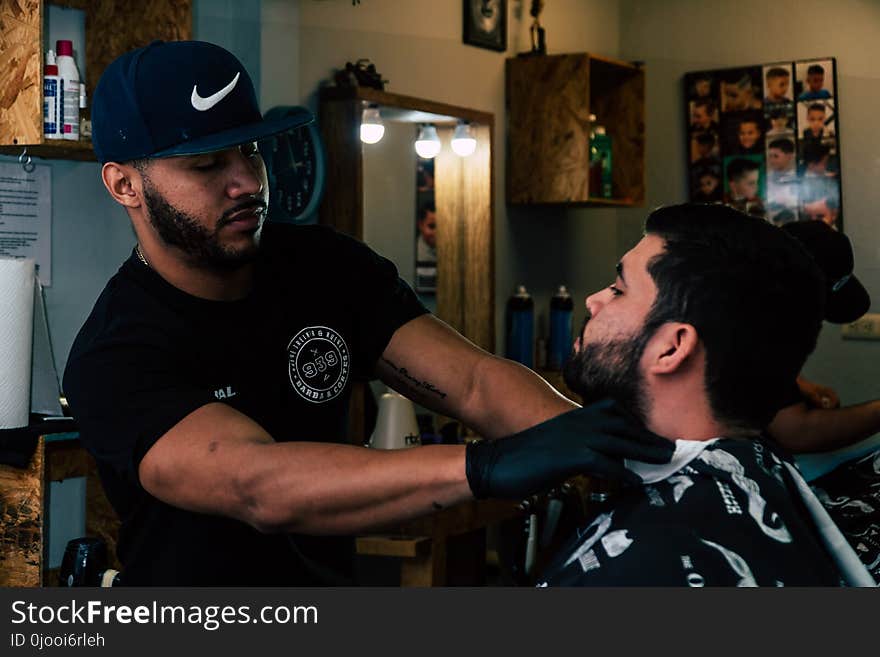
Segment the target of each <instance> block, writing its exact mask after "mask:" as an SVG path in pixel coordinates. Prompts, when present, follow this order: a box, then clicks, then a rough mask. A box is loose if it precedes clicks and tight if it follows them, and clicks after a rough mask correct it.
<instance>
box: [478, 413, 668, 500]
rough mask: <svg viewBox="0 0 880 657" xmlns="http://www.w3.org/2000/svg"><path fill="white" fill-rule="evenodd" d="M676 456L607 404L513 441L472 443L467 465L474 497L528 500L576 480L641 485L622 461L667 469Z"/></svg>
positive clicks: (560, 419)
mask: <svg viewBox="0 0 880 657" xmlns="http://www.w3.org/2000/svg"><path fill="white" fill-rule="evenodd" d="M674 451H675V443H674V442H673V441H671V440H666V439H665V438H660V437H659V436H656V435H655V434H653V433H651V432H650V431H648V430H647V429H645V427H644V426H642V424H641V423H640V422H638V421H637V420H636V419H635V418H634V417H633V416H631V415H630V414H628V413H626V412H625V411H623V410H622V409H621V408H620V407H619V406H617V405H616V404H615V403H614V402H613V401H612V400H603V401H600V402H597V403H595V404H591V405H589V406H585V407H584V408H579V409H577V410H574V411H570V412H568V413H565V414H563V415H560V416H558V417H555V418H553V419H552V420H548V421H546V422H542V423H541V424H539V425H537V426H534V427H532V428H530V429H526V430H525V431H522V432H520V433H518V434H515V435H513V436H510V437H509V438H500V439H498V440H483V441H478V442H474V443H469V444H468V446H467V456H466V460H465V463H466V472H467V480H468V484H469V485H470V487H471V491H472V492H473V494H474V497H476V498H484V497H495V498H507V499H523V498H525V497H528V496H529V495H533V494H535V493H538V492H540V491H543V490H546V489H548V488H551V487H553V486H554V485H556V484H558V483H560V482H562V481H564V480H565V479H568V478H569V477H572V476H574V475H577V474H589V475H599V476H602V477H610V478H616V479H623V480H625V481H629V482H631V483H639V482H641V479H640V478H639V477H638V476H637V475H635V474H634V473H632V472H630V471H628V470H627V469H626V468H625V467H624V466H623V459H634V460H637V461H646V462H649V463H668V462H669V461H670V459H671V458H672V454H673V452H674Z"/></svg>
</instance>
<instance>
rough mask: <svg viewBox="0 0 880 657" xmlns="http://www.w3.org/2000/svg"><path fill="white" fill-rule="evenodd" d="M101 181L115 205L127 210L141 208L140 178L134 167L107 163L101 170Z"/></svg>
mask: <svg viewBox="0 0 880 657" xmlns="http://www.w3.org/2000/svg"><path fill="white" fill-rule="evenodd" d="M101 180H102V181H103V182H104V187H106V188H107V191H108V192H110V196H112V197H113V199H114V200H115V201H116V202H117V203H119V204H121V205H124V206H125V207H127V208H139V207H140V206H141V202H142V199H141V189H142V185H141V177H140V174H139V173H138V171H137V169H135V168H134V167H131V166H128V165H125V164H119V163H117V162H107V163H106V164H104V166H103V167H102V168H101Z"/></svg>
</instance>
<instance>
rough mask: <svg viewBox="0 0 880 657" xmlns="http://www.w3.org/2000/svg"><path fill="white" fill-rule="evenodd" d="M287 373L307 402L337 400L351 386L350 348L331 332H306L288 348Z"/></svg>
mask: <svg viewBox="0 0 880 657" xmlns="http://www.w3.org/2000/svg"><path fill="white" fill-rule="evenodd" d="M287 372H288V375H289V376H290V385H292V386H293V389H294V390H296V392H297V393H298V394H299V396H300V397H302V398H303V399H305V400H306V401H310V402H313V403H315V404H320V403H323V402H328V401H330V400H331V399H335V398H336V397H338V396H339V395H340V393H342V391H343V390H344V389H345V384H346V383H348V375H349V355H348V345H347V344H345V340H343V339H342V336H341V335H339V333H337V332H336V331H334V330H333V329H332V328H328V327H326V326H309V327H307V328H304V329H303V330H302V331H300V332H299V333H297V334H296V335H295V336H293V339H292V340H291V341H290V343H289V344H288V345H287Z"/></svg>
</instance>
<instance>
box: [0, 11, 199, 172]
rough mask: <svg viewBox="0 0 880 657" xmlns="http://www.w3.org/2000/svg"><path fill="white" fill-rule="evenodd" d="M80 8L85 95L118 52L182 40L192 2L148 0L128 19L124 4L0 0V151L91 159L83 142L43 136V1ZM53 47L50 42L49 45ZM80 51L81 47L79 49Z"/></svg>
mask: <svg viewBox="0 0 880 657" xmlns="http://www.w3.org/2000/svg"><path fill="white" fill-rule="evenodd" d="M47 4H53V5H61V6H64V7H69V8H73V9H79V10H82V11H84V12H85V34H86V37H85V40H86V42H85V44H78V43H75V44H74V49H75V50H81V51H82V52H84V54H85V60H86V72H87V74H88V78H87V79H86V80H85V83H86V89H87V92H88V96H89V98H91V97H92V94H93V92H94V88H95V84H96V83H97V81H98V78H99V77H100V76H101V73H103V72H104V69H105V68H107V65H108V64H109V63H110V62H111V61H113V60H114V59H115V58H116V57H118V56H119V55H121V54H122V53H124V52H128V51H129V50H133V49H134V48H138V47H140V46H145V45H147V44H148V43H150V42H151V41H153V40H155V39H162V40H165V41H177V40H186V39H189V38H191V35H192V0H150V2H148V3H141V6H139V7H138V10H137V17H136V20H132V15H131V6H130V3H125V2H95V1H93V0H0V53H2V54H3V61H4V62H5V65H4V66H3V67H0V100H2V102H0V105H2V107H3V111H2V112H0V153H3V154H5V155H20V154H21V151H22V149H23V148H24V147H25V146H27V149H28V154H29V155H32V156H37V157H45V158H58V159H70V160H95V159H96V158H95V154H94V151H93V150H92V147H91V144H90V143H89V142H73V141H67V142H63V144H61V143H58V142H57V141H56V140H44V139H43V63H44V62H43V57H44V54H45V51H46V49H47V48H48V47H49V46H48V44H45V43H43V36H44V28H43V26H44V22H45V18H46V14H47V11H46V5H47ZM53 46H54V44H53ZM83 49H84V50H83Z"/></svg>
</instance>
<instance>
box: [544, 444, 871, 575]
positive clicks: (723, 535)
mask: <svg viewBox="0 0 880 657" xmlns="http://www.w3.org/2000/svg"><path fill="white" fill-rule="evenodd" d="M627 467H628V468H629V469H631V470H633V471H634V472H636V473H637V474H639V475H640V476H641V477H642V479H643V481H644V483H643V484H642V485H641V486H638V487H633V488H629V489H625V490H624V491H622V492H621V493H620V495H619V496H618V497H617V498H616V499H614V500H612V502H611V503H610V504H609V505H607V507H606V508H605V509H604V510H603V511H602V512H600V513H599V514H598V515H597V516H596V517H595V518H594V519H593V520H592V522H591V523H590V524H589V525H588V526H586V527H583V528H581V529H579V530H578V531H577V535H576V536H575V537H574V538H573V540H571V541H570V542H569V543H567V544H565V546H564V547H563V548H562V550H561V551H560V552H559V554H558V555H557V556H556V558H555V559H554V560H553V561H552V562H551V563H550V564H549V566H548V568H546V569H545V571H544V573H543V575H542V576H541V577H540V578H539V579H538V582H539V584H538V585H539V586H691V587H702V586H839V585H841V584H849V585H863V586H873V585H874V582H873V579H872V578H871V576H870V575H869V574H868V572H867V571H866V570H865V568H864V566H863V565H862V564H861V562H860V561H859V559H858V557H857V556H856V555H855V553H854V552H853V550H852V549H851V548H850V547H849V545H848V544H847V542H846V540H845V539H844V538H843V536H842V535H841V534H840V531H839V530H838V529H837V528H836V527H835V525H834V523H833V522H831V520H830V519H829V518H828V514H827V513H826V512H825V511H824V509H823V508H822V506H821V504H820V503H819V502H818V501H817V500H816V498H815V496H814V495H813V494H812V493H811V491H810V489H809V487H808V486H807V484H806V483H805V482H804V480H803V478H802V477H801V476H800V473H799V472H798V471H797V470H796V468H795V467H794V466H793V465H791V463H789V462H788V461H787V460H784V458H783V457H780V456H777V455H776V454H775V453H774V452H773V451H771V448H770V446H769V445H768V444H767V443H766V442H764V441H762V440H743V439H726V438H719V439H714V440H711V441H706V442H699V441H685V440H679V441H676V450H675V455H674V456H673V459H672V461H671V462H670V463H669V464H665V465H660V466H654V465H647V464H644V463H635V462H632V461H627Z"/></svg>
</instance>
